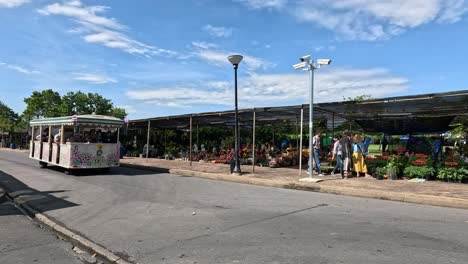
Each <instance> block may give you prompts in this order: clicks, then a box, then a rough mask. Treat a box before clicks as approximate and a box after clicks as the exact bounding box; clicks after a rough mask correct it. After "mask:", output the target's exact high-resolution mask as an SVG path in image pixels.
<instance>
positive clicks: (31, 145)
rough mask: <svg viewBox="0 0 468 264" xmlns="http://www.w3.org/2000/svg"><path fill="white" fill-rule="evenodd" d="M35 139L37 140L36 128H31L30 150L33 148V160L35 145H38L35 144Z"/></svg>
mask: <svg viewBox="0 0 468 264" xmlns="http://www.w3.org/2000/svg"><path fill="white" fill-rule="evenodd" d="M2 137H3V136H2ZM34 139H35V138H34V126H31V143H30V148H31V150H30V151H31V157H33V158H34V150H35V146H34V145H35V144H36V143H34ZM2 147H3V146H2Z"/></svg>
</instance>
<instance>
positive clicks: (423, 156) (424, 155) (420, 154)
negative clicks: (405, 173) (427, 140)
mask: <svg viewBox="0 0 468 264" xmlns="http://www.w3.org/2000/svg"><path fill="white" fill-rule="evenodd" d="M414 155H415V156H416V157H418V158H421V159H427V155H426V154H422V153H416V154H414Z"/></svg>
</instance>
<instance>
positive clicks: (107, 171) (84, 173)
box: [44, 166, 169, 177]
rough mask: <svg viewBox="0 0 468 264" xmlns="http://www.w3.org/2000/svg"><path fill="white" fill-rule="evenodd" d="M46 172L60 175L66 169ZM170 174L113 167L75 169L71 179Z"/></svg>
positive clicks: (155, 169) (52, 168) (164, 171)
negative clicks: (54, 172)
mask: <svg viewBox="0 0 468 264" xmlns="http://www.w3.org/2000/svg"><path fill="white" fill-rule="evenodd" d="M44 169H45V170H52V171H56V172H60V173H65V171H66V169H65V168H62V167H58V166H47V168H44ZM160 173H169V169H160V168H154V169H152V170H148V169H140V168H133V167H132V168H130V167H124V166H121V167H113V168H102V169H75V170H70V177H73V176H76V177H92V176H139V175H151V174H160Z"/></svg>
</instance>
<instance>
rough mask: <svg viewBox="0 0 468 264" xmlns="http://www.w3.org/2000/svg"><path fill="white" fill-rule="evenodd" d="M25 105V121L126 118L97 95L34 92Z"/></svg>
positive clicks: (78, 92)
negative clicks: (91, 116)
mask: <svg viewBox="0 0 468 264" xmlns="http://www.w3.org/2000/svg"><path fill="white" fill-rule="evenodd" d="M24 102H25V103H26V104H27V107H26V110H24V112H23V117H24V118H26V119H27V120H31V119H32V118H41V117H58V116H70V115H74V114H76V115H85V114H96V115H109V116H115V117H117V118H120V119H123V118H125V116H127V113H126V112H125V109H123V108H118V107H115V106H114V105H113V103H112V101H111V100H110V99H107V98H104V97H103V96H101V95H100V94H97V93H87V94H86V93H83V92H81V91H77V92H69V93H67V94H65V95H63V96H60V94H59V93H58V92H55V91H53V90H52V89H48V90H44V91H40V92H39V91H35V92H33V93H32V95H31V96H30V97H28V98H25V99H24Z"/></svg>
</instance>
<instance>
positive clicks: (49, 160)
mask: <svg viewBox="0 0 468 264" xmlns="http://www.w3.org/2000/svg"><path fill="white" fill-rule="evenodd" d="M47 143H48V144H49V153H47V155H48V157H47V161H48V162H51V161H52V126H51V125H49V136H48V138H47Z"/></svg>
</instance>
